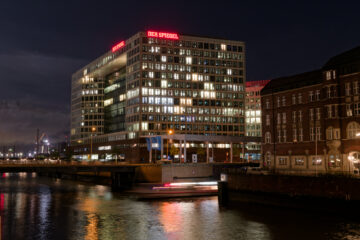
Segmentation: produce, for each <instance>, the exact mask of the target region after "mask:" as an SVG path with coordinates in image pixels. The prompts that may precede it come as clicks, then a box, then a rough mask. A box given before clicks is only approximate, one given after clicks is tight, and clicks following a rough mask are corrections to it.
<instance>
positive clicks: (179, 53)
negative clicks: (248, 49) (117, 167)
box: [71, 32, 245, 142]
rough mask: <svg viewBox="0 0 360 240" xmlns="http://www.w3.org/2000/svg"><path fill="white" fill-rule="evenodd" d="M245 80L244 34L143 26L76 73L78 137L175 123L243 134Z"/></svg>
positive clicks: (180, 128)
mask: <svg viewBox="0 0 360 240" xmlns="http://www.w3.org/2000/svg"><path fill="white" fill-rule="evenodd" d="M86 79H91V80H89V82H87V80H86ZM244 83H245V52H244V43H243V42H238V41H230V40H222V39H214V38H207V37H206V38H204V37H195V36H186V35H179V39H178V40H174V39H161V38H154V37H147V34H146V32H139V33H137V34H135V35H134V36H132V37H131V38H129V39H128V40H126V41H125V45H124V47H122V48H121V49H119V50H117V51H115V52H112V51H110V52H108V53H106V54H105V55H104V56H102V57H100V58H98V59H96V60H95V61H94V62H92V63H90V64H89V65H87V66H86V67H84V68H83V69H81V70H79V71H78V72H77V73H75V74H74V75H73V81H72V118H71V122H72V124H71V126H72V129H71V139H72V142H79V141H80V142H81V141H82V139H84V138H87V137H89V136H90V135H101V134H107V133H114V132H123V133H124V134H125V135H126V139H136V138H139V137H140V136H146V135H160V134H166V133H167V131H168V130H169V129H173V130H174V131H175V133H176V134H200V135H228V136H244V135H245V127H244V125H245V121H244V117H245V103H244V101H245V87H244ZM83 92H84V95H82V94H83ZM79 96H81V97H79ZM90 97H91V98H90ZM90 99H91V100H90ZM95 128H96V129H95ZM94 129H95V130H94Z"/></svg>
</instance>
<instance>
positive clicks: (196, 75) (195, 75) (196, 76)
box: [192, 73, 198, 81]
mask: <svg viewBox="0 0 360 240" xmlns="http://www.w3.org/2000/svg"><path fill="white" fill-rule="evenodd" d="M192 80H193V81H197V80H198V74H197V73H193V74H192Z"/></svg>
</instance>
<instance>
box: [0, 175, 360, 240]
mask: <svg viewBox="0 0 360 240" xmlns="http://www.w3.org/2000/svg"><path fill="white" fill-rule="evenodd" d="M0 216H1V239H2V240H3V239H76V240H79V239H89V240H92V239H131V240H132V239H220V240H227V239H286V240H288V239H289V240H291V239H360V217H359V220H356V219H355V220H354V219H353V220H349V219H346V218H343V217H339V216H335V215H326V216H325V215H323V214H319V213H310V212H304V211H299V210H289V209H282V208H272V207H260V206H251V205H248V206H243V205H241V206H240V205H239V206H238V207H231V208H222V207H219V205H218V201H217V197H201V198H184V199H171V200H156V201H154V200H153V201H138V200H136V199H133V198H131V197H129V196H124V195H121V194H119V193H114V192H111V189H110V188H109V187H108V186H102V185H94V184H87V183H82V182H76V181H69V180H59V179H49V178H45V177H38V176H36V175H35V174H25V173H24V174H22V173H21V174H12V175H9V174H3V175H2V176H1V178H0Z"/></svg>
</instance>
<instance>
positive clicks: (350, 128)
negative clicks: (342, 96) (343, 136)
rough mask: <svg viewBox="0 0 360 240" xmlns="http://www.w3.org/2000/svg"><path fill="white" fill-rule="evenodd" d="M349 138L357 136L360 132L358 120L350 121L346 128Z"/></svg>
mask: <svg viewBox="0 0 360 240" xmlns="http://www.w3.org/2000/svg"><path fill="white" fill-rule="evenodd" d="M346 132H347V138H349V139H351V138H356V137H357V135H358V134H360V125H359V124H358V123H357V122H350V123H349V124H348V125H347V128H346Z"/></svg>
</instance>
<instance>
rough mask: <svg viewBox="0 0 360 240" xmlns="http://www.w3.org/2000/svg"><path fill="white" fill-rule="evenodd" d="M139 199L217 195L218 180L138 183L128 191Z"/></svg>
mask: <svg viewBox="0 0 360 240" xmlns="http://www.w3.org/2000/svg"><path fill="white" fill-rule="evenodd" d="M127 192H128V193H130V194H134V195H135V196H136V198H138V199H152V198H175V197H196V196H213V195H217V193H218V187H217V182H216V181H206V182H172V183H165V184H155V185H153V184H152V185H148V184H147V185H138V186H136V187H134V188H133V189H132V190H130V191H127Z"/></svg>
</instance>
